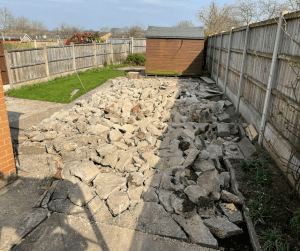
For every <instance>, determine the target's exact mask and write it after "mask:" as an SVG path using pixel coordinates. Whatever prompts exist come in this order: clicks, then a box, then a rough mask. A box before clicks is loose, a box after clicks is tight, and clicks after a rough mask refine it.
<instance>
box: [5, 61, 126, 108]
mask: <svg viewBox="0 0 300 251" xmlns="http://www.w3.org/2000/svg"><path fill="white" fill-rule="evenodd" d="M124 66H127V65H117V66H115V65H110V66H108V67H103V68H94V69H90V70H86V71H84V72H78V75H79V76H80V78H81V81H82V83H83V85H84V86H85V89H86V91H87V92H88V91H90V90H93V89H95V88H96V87H98V86H100V85H101V84H103V83H105V82H106V81H107V80H108V79H111V78H116V77H119V76H124V75H125V72H124V71H114V70H113V69H115V68H119V67H124ZM75 89H79V91H78V92H77V93H76V94H75V95H74V96H73V97H72V99H70V97H71V93H72V92H73V91H74V90H75ZM85 93H86V92H85V91H84V89H83V87H82V85H81V83H80V81H79V79H78V77H77V75H76V73H74V74H72V75H67V76H64V77H58V78H55V79H53V80H51V81H49V82H42V83H37V84H33V85H24V86H22V87H21V88H19V89H9V90H8V91H7V92H5V95H7V96H9V97H16V98H26V99H33V100H41V101H50V102H56V103H70V102H72V101H73V100H75V99H76V98H78V97H80V96H81V95H83V94H85Z"/></svg>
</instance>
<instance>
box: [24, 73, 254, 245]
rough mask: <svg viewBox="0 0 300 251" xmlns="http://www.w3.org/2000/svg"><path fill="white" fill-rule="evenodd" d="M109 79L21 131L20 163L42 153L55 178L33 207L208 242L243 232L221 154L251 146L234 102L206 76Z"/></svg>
mask: <svg viewBox="0 0 300 251" xmlns="http://www.w3.org/2000/svg"><path fill="white" fill-rule="evenodd" d="M111 83H112V84H111V88H109V89H107V90H105V91H100V92H98V93H95V94H93V95H92V96H91V97H90V98H89V99H88V100H80V101H78V102H76V105H75V106H74V107H72V108H70V109H68V110H63V111H60V112H57V113H55V114H53V115H52V116H51V117H50V118H48V119H45V120H44V121H43V122H41V123H40V124H39V125H38V126H33V127H32V128H31V129H30V130H28V131H26V132H24V134H23V135H20V137H23V138H22V139H23V140H22V141H20V143H21V144H20V145H19V154H20V156H22V157H21V158H20V160H21V161H20V164H19V166H20V168H22V166H24V168H28V167H26V164H24V163H25V162H26V160H27V161H28V160H29V159H30V158H31V157H32V156H30V153H34V154H38V156H40V159H39V161H40V162H39V163H40V164H41V167H42V168H43V170H44V173H47V175H48V176H55V177H56V178H58V179H60V180H59V182H54V183H53V185H52V188H50V189H49V190H48V192H47V193H45V197H44V198H43V200H42V201H41V202H40V204H39V205H37V208H44V209H43V210H49V212H50V213H52V214H53V213H61V214H67V215H73V216H76V217H80V218H85V219H86V218H88V219H90V220H91V221H94V222H96V223H104V224H109V225H112V226H117V227H123V228H127V229H131V230H136V231H141V232H145V233H148V234H153V235H160V236H165V237H170V238H175V239H179V240H183V241H185V242H191V243H195V244H198V245H200V246H204V247H210V248H218V242H217V239H216V238H215V237H214V236H217V237H218V238H228V237H231V236H233V235H237V234H241V233H242V232H243V231H242V229H241V228H240V227H239V226H238V225H237V224H240V223H241V222H243V217H242V215H241V212H240V210H239V208H241V204H242V200H241V199H240V198H239V197H238V196H236V195H234V194H231V193H230V176H229V173H228V170H225V169H224V167H223V166H222V164H221V162H222V159H223V158H228V156H229V154H230V156H233V157H235V158H244V155H245V156H247V157H249V155H253V154H254V151H255V149H253V148H251V146H250V145H249V143H250V144H251V142H248V139H247V138H245V136H243V135H241V133H240V128H239V125H235V124H233V123H231V121H230V116H229V115H228V114H227V113H226V112H225V109H226V108H227V107H229V106H231V105H232V104H231V103H230V102H229V101H228V100H222V96H221V93H220V92H219V91H218V88H217V87H216V86H215V85H213V84H206V83H205V82H204V81H202V80H197V81H195V80H187V79H186V80H183V79H175V78H172V79H165V78H158V79H132V80H129V79H127V78H117V79H114V80H112V81H111ZM204 92H206V93H207V92H208V93H209V95H207V96H205V97H206V98H203V93H204ZM215 97H217V99H216V98H215ZM210 99H212V100H219V101H211V100H210ZM252 147H253V146H252ZM249 149H250V150H249ZM249 151H250V153H249ZM29 152H30V153H29ZM46 167H47V168H46ZM54 184H55V187H53V186H54ZM36 210H37V209H36ZM47 212H48V211H47Z"/></svg>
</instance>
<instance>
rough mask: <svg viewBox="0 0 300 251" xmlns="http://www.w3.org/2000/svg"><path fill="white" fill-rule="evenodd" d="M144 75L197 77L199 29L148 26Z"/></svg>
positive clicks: (200, 45)
mask: <svg viewBox="0 0 300 251" xmlns="http://www.w3.org/2000/svg"><path fill="white" fill-rule="evenodd" d="M145 37H146V39H147V43H146V75H192V76H199V75H201V67H202V57H203V49H204V38H205V33H204V28H203V27H156V26H149V27H148V29H147V32H146V34H145Z"/></svg>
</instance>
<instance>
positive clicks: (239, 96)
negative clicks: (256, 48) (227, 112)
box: [236, 23, 250, 112]
mask: <svg viewBox="0 0 300 251" xmlns="http://www.w3.org/2000/svg"><path fill="white" fill-rule="evenodd" d="M249 31H250V23H248V25H247V29H246V37H245V44H244V51H243V60H242V67H241V71H240V81H239V90H238V95H237V98H238V102H237V105H236V112H238V111H239V106H240V100H241V96H242V94H243V91H244V73H245V68H246V61H247V47H248V40H249Z"/></svg>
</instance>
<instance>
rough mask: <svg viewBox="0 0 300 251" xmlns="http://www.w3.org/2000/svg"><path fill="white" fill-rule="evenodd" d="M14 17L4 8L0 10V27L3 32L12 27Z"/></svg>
mask: <svg viewBox="0 0 300 251" xmlns="http://www.w3.org/2000/svg"><path fill="white" fill-rule="evenodd" d="M14 21H15V17H14V16H13V14H12V13H11V11H10V10H9V9H7V8H6V7H3V8H0V27H1V29H2V30H3V31H4V32H5V31H7V30H10V29H12V28H13V26H14Z"/></svg>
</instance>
